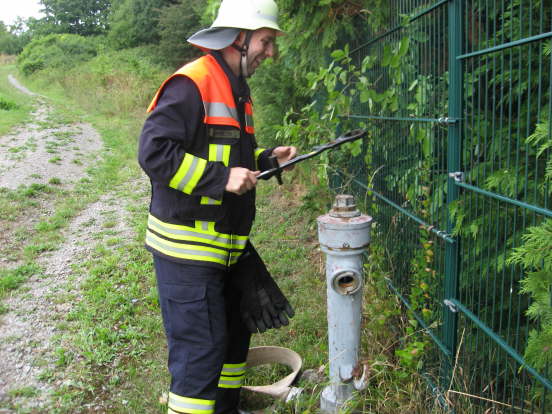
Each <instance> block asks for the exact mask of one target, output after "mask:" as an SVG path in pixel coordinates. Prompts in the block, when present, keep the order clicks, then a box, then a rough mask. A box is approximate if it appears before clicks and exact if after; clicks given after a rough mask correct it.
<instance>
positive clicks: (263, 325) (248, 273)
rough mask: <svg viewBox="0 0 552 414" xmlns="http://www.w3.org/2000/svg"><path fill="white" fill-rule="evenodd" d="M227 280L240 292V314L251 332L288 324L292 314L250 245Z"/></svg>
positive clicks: (291, 310)
mask: <svg viewBox="0 0 552 414" xmlns="http://www.w3.org/2000/svg"><path fill="white" fill-rule="evenodd" d="M229 281H230V283H232V284H233V285H234V286H235V287H237V289H238V290H239V291H240V293H241V301H240V313H241V317H242V319H243V322H244V323H245V325H246V326H247V329H249V331H250V332H252V333H256V332H264V331H266V330H267V329H270V328H280V327H281V326H282V325H288V324H289V320H288V317H289V318H292V317H293V315H295V312H294V311H293V308H292V307H291V305H290V304H289V302H288V301H287V299H286V297H285V296H284V294H283V293H282V291H281V290H280V288H279V287H278V285H277V284H276V282H275V281H274V279H272V276H270V273H269V272H268V269H267V268H266V266H265V264H264V263H263V261H262V259H261V257H260V256H259V254H258V253H257V251H256V250H255V248H254V247H253V245H251V243H248V245H247V247H246V249H245V252H244V253H243V254H242V257H241V258H240V260H239V261H238V263H236V264H235V265H234V266H232V267H231V268H230V274H229Z"/></svg>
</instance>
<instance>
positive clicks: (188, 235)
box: [148, 214, 248, 254]
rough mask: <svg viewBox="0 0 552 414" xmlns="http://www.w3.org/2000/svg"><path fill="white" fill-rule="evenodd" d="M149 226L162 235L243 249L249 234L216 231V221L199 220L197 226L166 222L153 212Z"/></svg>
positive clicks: (149, 218)
mask: <svg viewBox="0 0 552 414" xmlns="http://www.w3.org/2000/svg"><path fill="white" fill-rule="evenodd" d="M148 228H150V229H151V230H154V231H155V232H156V233H159V234H160V235H162V236H165V237H168V238H171V239H174V240H185V241H193V242H199V243H205V244H208V245H212V246H217V247H224V248H227V249H240V250H242V249H244V248H245V245H246V244H247V240H248V237H247V236H236V235H230V234H224V233H218V232H216V231H215V230H214V222H211V223H209V222H205V221H203V222H202V221H197V222H196V227H190V226H184V225H182V224H171V223H164V222H162V221H161V220H159V219H158V218H156V217H154V216H152V215H151V214H150V215H149V216H148ZM238 254H239V253H238Z"/></svg>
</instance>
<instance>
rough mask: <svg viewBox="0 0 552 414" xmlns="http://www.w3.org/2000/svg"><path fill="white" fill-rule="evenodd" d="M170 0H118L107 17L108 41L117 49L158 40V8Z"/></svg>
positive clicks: (167, 3)
mask: <svg viewBox="0 0 552 414" xmlns="http://www.w3.org/2000/svg"><path fill="white" fill-rule="evenodd" d="M169 4H171V3H170V0H119V1H118V2H114V3H113V11H112V14H111V16H110V17H109V24H110V30H109V33H108V39H109V42H110V43H111V44H112V45H113V46H114V47H115V48H118V49H124V48H129V47H135V46H140V45H145V44H150V43H157V42H158V41H159V32H158V27H157V19H158V17H159V10H160V9H161V8H162V7H164V6H167V5H169Z"/></svg>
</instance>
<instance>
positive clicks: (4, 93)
mask: <svg viewBox="0 0 552 414" xmlns="http://www.w3.org/2000/svg"><path fill="white" fill-rule="evenodd" d="M16 72H17V69H16V67H15V65H14V64H9V65H0V136H2V135H5V134H7V133H8V132H10V130H11V129H12V128H13V127H14V126H16V125H20V124H22V123H24V122H26V121H27V120H28V119H29V117H30V113H31V110H32V109H33V104H34V102H35V98H33V97H31V96H28V95H25V94H24V93H22V92H20V91H18V90H17V89H16V88H14V87H13V85H11V84H10V82H9V80H8V75H9V74H10V73H11V74H14V73H16Z"/></svg>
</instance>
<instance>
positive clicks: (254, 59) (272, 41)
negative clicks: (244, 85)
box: [247, 28, 276, 76]
mask: <svg viewBox="0 0 552 414" xmlns="http://www.w3.org/2000/svg"><path fill="white" fill-rule="evenodd" d="M275 54H276V31H275V30H274V29H266V28H263V29H258V30H255V31H254V32H253V36H251V42H250V43H249V53H248V55H247V70H248V72H249V76H251V75H253V73H254V72H255V70H256V69H257V68H258V67H259V66H260V65H261V63H262V62H263V60H265V59H266V58H268V57H273V56H274V55H275Z"/></svg>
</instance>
